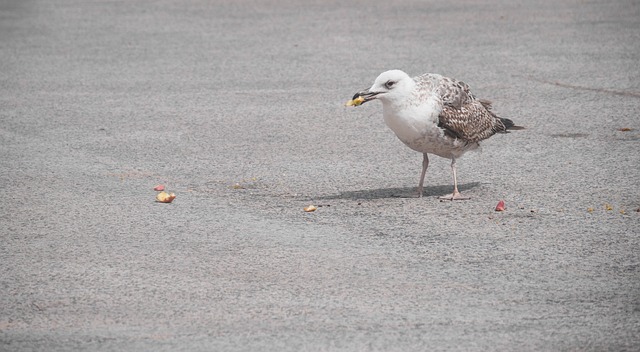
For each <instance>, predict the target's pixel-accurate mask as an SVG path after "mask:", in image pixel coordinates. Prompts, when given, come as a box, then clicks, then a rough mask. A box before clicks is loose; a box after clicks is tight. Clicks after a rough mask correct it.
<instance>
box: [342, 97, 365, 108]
mask: <svg viewBox="0 0 640 352" xmlns="http://www.w3.org/2000/svg"><path fill="white" fill-rule="evenodd" d="M362 103H364V98H363V97H357V98H355V99H351V100H349V101H348V102H347V103H346V104H344V105H345V106H358V105H360V104H362Z"/></svg>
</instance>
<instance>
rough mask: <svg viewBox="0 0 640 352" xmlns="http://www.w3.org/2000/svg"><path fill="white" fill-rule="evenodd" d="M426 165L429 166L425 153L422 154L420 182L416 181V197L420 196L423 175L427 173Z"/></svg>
mask: <svg viewBox="0 0 640 352" xmlns="http://www.w3.org/2000/svg"><path fill="white" fill-rule="evenodd" d="M427 167H429V157H428V156H427V153H423V154H422V173H421V174H420V183H418V197H419V198H421V197H422V190H423V187H422V186H423V185H424V176H425V175H426V174H427Z"/></svg>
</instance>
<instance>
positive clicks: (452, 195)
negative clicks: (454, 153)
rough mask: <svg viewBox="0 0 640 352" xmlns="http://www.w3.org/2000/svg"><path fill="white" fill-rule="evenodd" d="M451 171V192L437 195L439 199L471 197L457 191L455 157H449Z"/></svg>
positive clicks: (465, 198)
mask: <svg viewBox="0 0 640 352" xmlns="http://www.w3.org/2000/svg"><path fill="white" fill-rule="evenodd" d="M451 171H452V172H453V193H451V194H447V195H446V196H442V197H438V198H439V199H446V200H467V199H471V198H469V197H465V196H463V195H462V194H460V192H458V176H457V174H456V158H451Z"/></svg>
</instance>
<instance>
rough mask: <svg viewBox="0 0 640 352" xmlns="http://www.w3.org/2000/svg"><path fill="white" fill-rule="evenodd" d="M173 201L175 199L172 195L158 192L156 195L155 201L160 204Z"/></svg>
mask: <svg viewBox="0 0 640 352" xmlns="http://www.w3.org/2000/svg"><path fill="white" fill-rule="evenodd" d="M174 199H176V195H175V194H174V193H171V194H169V193H167V192H160V193H158V194H157V195H156V200H157V201H158V202H160V203H171V202H173V200H174Z"/></svg>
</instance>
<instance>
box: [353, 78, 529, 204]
mask: <svg viewBox="0 0 640 352" xmlns="http://www.w3.org/2000/svg"><path fill="white" fill-rule="evenodd" d="M374 99H378V100H380V101H381V102H382V115H383V117H384V121H385V123H386V124H387V126H389V128H391V130H392V131H393V132H394V133H395V134H396V136H397V137H398V138H399V139H400V140H401V141H402V142H403V143H404V144H406V145H407V146H408V147H409V148H411V149H413V150H415V151H417V152H420V153H422V172H421V174H420V182H419V183H418V197H422V193H423V185H424V177H425V175H426V172H427V167H428V166H429V156H428V154H435V155H437V156H439V157H442V158H447V159H451V171H452V173H453V193H451V194H449V195H446V196H441V197H438V198H439V199H446V200H464V199H469V197H465V196H463V195H462V194H460V192H459V191H458V180H457V174H456V160H457V159H458V158H460V157H461V156H462V155H463V154H464V153H466V152H467V151H470V150H474V149H477V148H478V147H479V146H480V145H479V143H480V142H481V141H483V140H485V139H487V138H489V137H491V136H493V135H494V134H496V133H507V132H508V130H520V129H523V127H521V126H516V125H515V124H514V123H513V121H511V120H509V119H505V118H501V117H498V116H497V115H496V114H495V113H493V112H492V111H491V102H490V101H487V100H482V99H476V97H474V96H473V94H472V93H471V91H470V89H469V86H468V85H467V84H466V83H464V82H461V81H458V80H455V79H452V78H448V77H444V76H442V75H439V74H434V73H426V74H423V75H420V76H417V77H413V78H412V77H410V76H409V75H408V74H406V73H405V72H403V71H401V70H390V71H386V72H383V73H381V74H380V75H379V76H378V78H376V80H375V82H374V83H373V86H371V88H369V89H365V90H363V91H361V92H358V93H356V94H355V95H354V96H353V99H352V100H351V101H349V102H348V103H347V105H360V104H364V103H366V102H368V101H372V100H374Z"/></svg>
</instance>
